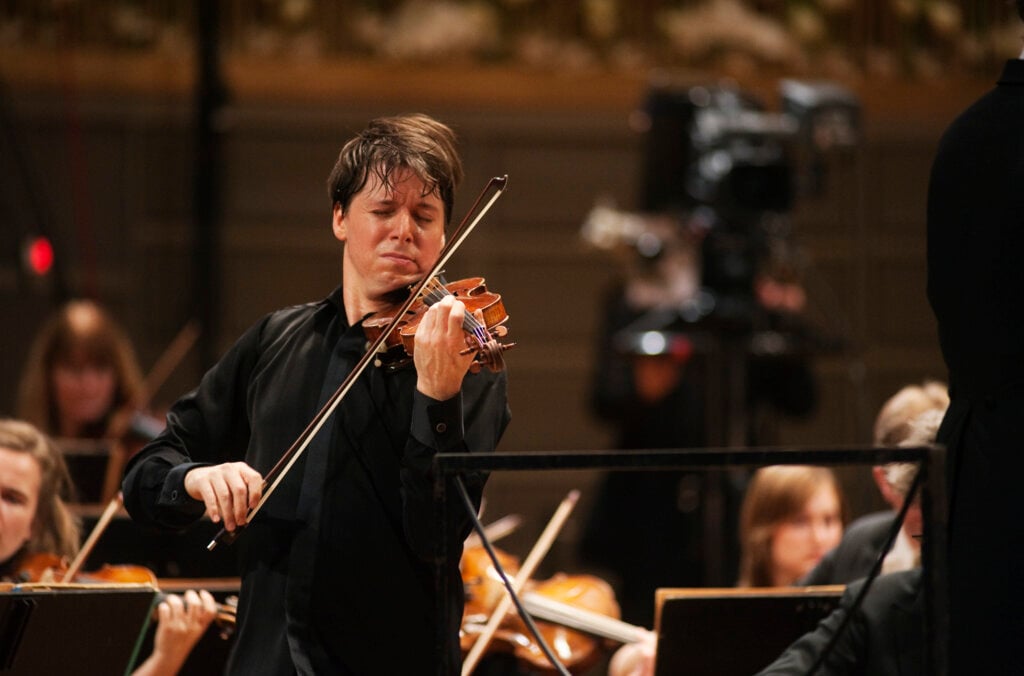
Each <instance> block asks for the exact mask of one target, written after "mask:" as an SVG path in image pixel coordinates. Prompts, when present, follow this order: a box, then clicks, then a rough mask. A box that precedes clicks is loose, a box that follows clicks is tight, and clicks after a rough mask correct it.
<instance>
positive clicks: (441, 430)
mask: <svg viewBox="0 0 1024 676" xmlns="http://www.w3.org/2000/svg"><path fill="white" fill-rule="evenodd" d="M434 431H435V432H437V433H438V434H444V433H445V432H447V431H448V425H447V424H445V423H443V422H439V423H437V425H435V426H434Z"/></svg>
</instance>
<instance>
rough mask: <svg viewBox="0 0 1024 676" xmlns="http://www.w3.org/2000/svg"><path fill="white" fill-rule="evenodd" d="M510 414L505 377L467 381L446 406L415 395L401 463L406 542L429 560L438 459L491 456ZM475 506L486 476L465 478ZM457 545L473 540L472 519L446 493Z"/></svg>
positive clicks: (478, 377) (486, 375) (478, 376)
mask: <svg viewBox="0 0 1024 676" xmlns="http://www.w3.org/2000/svg"><path fill="white" fill-rule="evenodd" d="M510 419H511V414H510V413H509V409H508V394H507V378H506V375H505V372H504V371H503V372H501V373H498V374H492V373H490V372H481V373H478V374H473V375H467V376H466V379H465V381H464V382H463V387H462V391H461V392H460V393H459V394H458V395H456V396H454V397H452V398H451V399H448V400H447V401H437V400H435V399H431V398H429V397H427V396H425V395H423V394H421V393H420V392H418V391H417V392H415V393H414V394H413V412H412V422H411V430H410V434H409V438H408V441H407V443H406V448H405V453H404V455H403V459H402V470H401V473H402V477H401V479H402V502H403V511H404V516H403V518H404V522H405V523H404V526H405V532H406V537H407V538H408V540H409V542H410V544H411V545H412V547H413V550H414V551H416V552H417V554H418V555H419V556H420V557H421V558H422V559H424V560H432V559H433V556H434V554H435V551H436V549H435V535H436V529H437V524H436V523H435V514H436V512H435V500H434V475H433V471H432V469H433V459H434V455H435V454H437V453H490V452H491V451H493V450H494V449H495V448H496V447H497V445H498V442H499V441H500V440H501V436H502V434H503V433H504V432H505V428H506V427H507V426H508V423H509V420H510ZM463 479H464V483H465V484H466V489H467V491H468V492H469V494H470V497H471V498H472V500H473V501H474V504H475V505H476V506H479V504H480V498H481V496H482V495H483V489H484V482H485V480H486V476H485V475H472V476H464V477H463ZM447 491H448V501H449V515H450V517H451V524H450V525H451V529H452V530H451V532H450V535H451V537H452V538H453V543H459V542H462V540H464V539H465V537H466V535H468V534H469V529H470V518H469V515H468V514H467V513H466V510H465V509H464V506H463V505H462V501H461V500H460V499H459V498H458V497H457V493H456V489H455V486H454V484H452V485H449V486H448V487H447Z"/></svg>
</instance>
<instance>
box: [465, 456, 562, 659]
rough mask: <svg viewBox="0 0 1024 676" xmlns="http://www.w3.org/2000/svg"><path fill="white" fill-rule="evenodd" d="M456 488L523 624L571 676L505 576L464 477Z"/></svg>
mask: <svg viewBox="0 0 1024 676" xmlns="http://www.w3.org/2000/svg"><path fill="white" fill-rule="evenodd" d="M455 486H456V487H457V488H458V489H459V495H461V496H462V502H463V504H465V505H466V510H467V511H468V512H469V517H470V518H471V519H472V520H473V529H474V530H475V531H476V532H477V535H479V536H480V542H481V543H482V544H483V546H484V549H485V550H487V555H488V556H489V557H491V563H493V564H494V569H495V570H496V571H498V575H500V576H501V581H502V582H503V583H504V584H505V589H507V590H508V595H509V596H510V597H511V598H512V603H514V604H516V610H518V611H519V616H520V617H521V618H522V619H523V622H525V623H526V626H527V628H528V629H529V630H530V633H531V634H533V637H534V638H535V639H536V640H537V645H539V646H540V649H541V650H542V651H543V652H544V655H545V656H547V658H548V661H550V662H551V666H552V667H554V668H555V669H556V670H557V671H558V673H560V674H562V676H570V674H569V672H568V670H567V669H566V668H565V665H564V664H562V663H561V662H560V661H559V660H558V658H557V657H555V653H554V652H553V651H552V650H551V646H549V645H548V644H547V641H545V640H544V637H543V636H541V635H540V630H539V629H537V625H536V624H534V622H533V618H532V617H530V614H529V613H527V612H526V609H525V608H524V607H523V604H522V602H521V601H520V600H519V595H518V594H516V591H515V589H513V588H512V582H511V581H510V580H509V579H508V576H507V575H505V570H504V569H503V568H502V567H501V564H500V563H499V562H498V555H497V554H496V553H495V552H494V548H493V547H492V546H491V543H490V541H488V540H487V534H486V533H484V527H483V525H482V524H481V523H480V519H478V518H477V517H476V508H475V507H474V506H473V501H472V500H470V499H469V493H468V492H467V491H466V486H465V484H463V483H462V477H460V476H458V475H456V476H455Z"/></svg>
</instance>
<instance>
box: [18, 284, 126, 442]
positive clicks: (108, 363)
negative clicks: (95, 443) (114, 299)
mask: <svg viewBox="0 0 1024 676" xmlns="http://www.w3.org/2000/svg"><path fill="white" fill-rule="evenodd" d="M142 386H143V378H142V371H141V369H140V368H139V364H138V360H137V359H136V356H135V350H134V348H133V347H132V344H131V341H129V340H128V337H127V335H126V334H125V332H124V331H123V330H122V329H121V327H120V326H119V325H118V324H117V323H116V322H115V321H114V320H113V318H111V317H110V315H109V314H108V313H107V312H106V311H105V310H104V309H103V308H101V307H100V306H99V305H98V304H97V303H95V302H93V301H90V300H75V301H71V302H69V303H67V304H66V305H64V306H63V307H61V308H60V309H59V310H58V311H57V312H56V313H55V314H54V315H53V316H52V317H50V318H49V319H48V320H47V321H46V323H45V324H44V325H43V327H42V329H40V331H39V333H38V334H37V335H36V337H35V339H34V341H33V343H32V346H31V348H30V350H29V354H28V358H27V360H26V362H25V366H24V369H23V370H22V375H21V382H20V383H19V387H18V406H17V414H18V417H19V418H20V419H22V420H25V421H27V422H30V423H32V424H33V425H35V426H36V427H37V428H39V429H40V430H41V431H42V432H43V433H44V434H46V435H48V436H50V437H51V438H56V439H101V438H103V437H104V436H105V435H106V433H107V431H108V430H109V428H110V426H111V423H112V417H113V416H114V415H115V414H116V413H117V412H118V411H119V410H121V409H123V408H124V407H125V406H127V405H129V404H130V402H132V401H134V400H136V398H137V397H138V396H139V394H140V392H141V390H142Z"/></svg>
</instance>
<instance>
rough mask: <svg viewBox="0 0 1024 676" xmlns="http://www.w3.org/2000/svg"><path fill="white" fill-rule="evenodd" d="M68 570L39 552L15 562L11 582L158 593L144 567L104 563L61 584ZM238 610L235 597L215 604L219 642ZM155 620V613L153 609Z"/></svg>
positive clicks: (153, 576) (64, 564)
mask: <svg viewBox="0 0 1024 676" xmlns="http://www.w3.org/2000/svg"><path fill="white" fill-rule="evenodd" d="M68 569H69V562H68V559H67V557H63V556H57V555H56V554H49V553H46V552H40V553H36V554H28V555H26V556H24V557H22V559H21V561H19V565H18V567H17V570H16V572H15V573H14V575H12V576H11V579H12V580H13V581H14V582H16V583H21V584H29V583H35V584H55V583H60V584H65V583H67V582H70V583H73V584H96V585H102V584H144V585H149V586H150V587H153V588H154V589H157V590H159V589H160V582H159V580H158V578H157V576H156V573H154V572H153V571H151V570H150V569H149V568H146V567H145V566H138V565H134V564H126V563H123V564H109V563H105V564H103V565H102V566H100V567H99V568H98V569H96V570H94V571H92V572H88V573H82V572H79V573H75V574H74V576H73V577H72V578H71V579H70V580H67V581H65V580H63V578H64V577H66V573H67V571H68ZM167 596H169V594H166V593H164V592H160V594H159V595H158V596H157V602H158V603H159V602H160V601H163V600H164V598H166V597H167ZM237 607H238V597H237V596H230V597H228V598H227V599H225V601H224V602H223V603H217V616H216V617H215V618H214V621H215V622H216V623H217V625H218V626H219V627H220V629H221V632H220V635H221V638H227V637H228V636H230V635H231V632H232V631H233V630H234V627H235V616H236V611H237ZM154 618H155V609H154Z"/></svg>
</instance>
